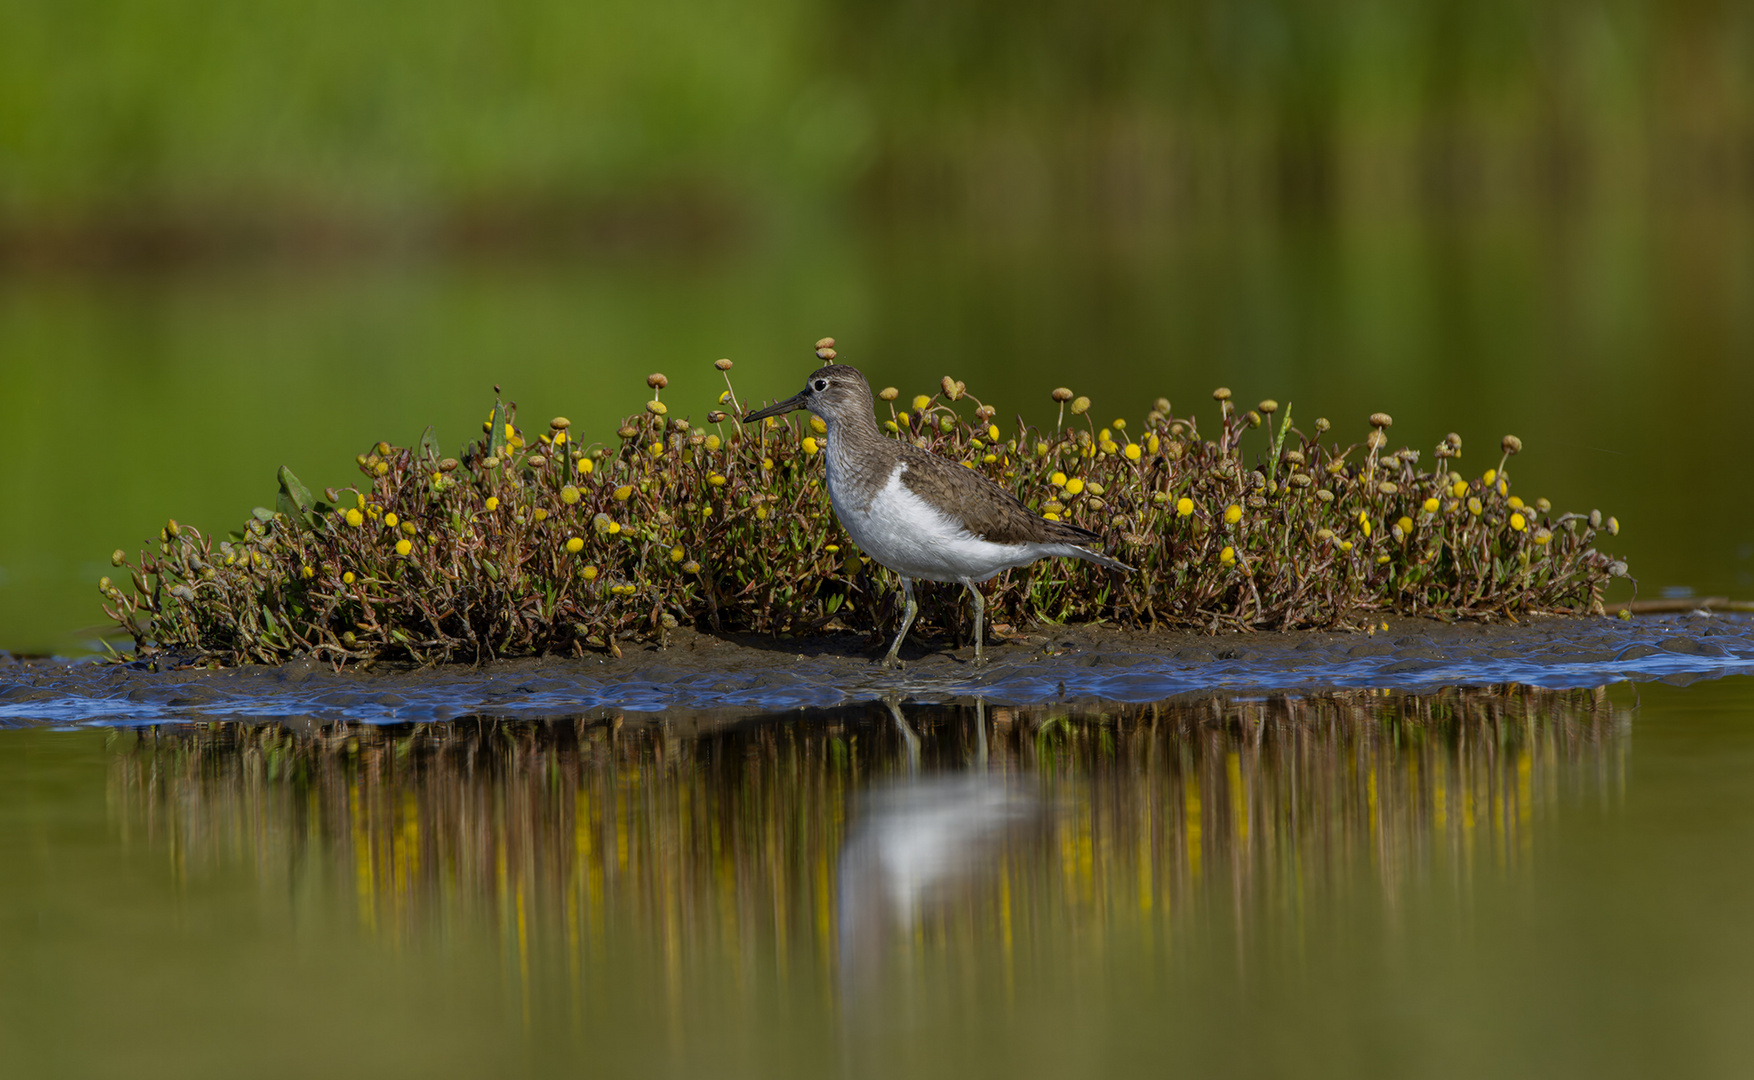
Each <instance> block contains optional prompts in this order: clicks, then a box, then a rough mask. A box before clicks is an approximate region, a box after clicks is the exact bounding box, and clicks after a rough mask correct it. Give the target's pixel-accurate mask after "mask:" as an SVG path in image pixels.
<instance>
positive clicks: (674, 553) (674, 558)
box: [670, 547, 688, 562]
mask: <svg viewBox="0 0 1754 1080" xmlns="http://www.w3.org/2000/svg"><path fill="white" fill-rule="evenodd" d="M687 557H688V552H686V551H683V550H682V549H681V548H679V547H673V548H671V549H670V561H671V562H681V561H682V560H683V559H685V558H687Z"/></svg>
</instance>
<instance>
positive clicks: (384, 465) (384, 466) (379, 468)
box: [372, 461, 390, 476]
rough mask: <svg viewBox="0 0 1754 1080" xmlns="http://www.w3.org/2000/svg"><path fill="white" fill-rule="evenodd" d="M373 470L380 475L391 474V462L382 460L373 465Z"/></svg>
mask: <svg viewBox="0 0 1754 1080" xmlns="http://www.w3.org/2000/svg"><path fill="white" fill-rule="evenodd" d="M372 471H373V472H375V473H377V474H378V475H379V476H388V475H389V474H390V463H389V462H387V461H380V462H378V463H377V464H376V465H373V466H372Z"/></svg>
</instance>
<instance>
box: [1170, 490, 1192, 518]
mask: <svg viewBox="0 0 1754 1080" xmlns="http://www.w3.org/2000/svg"><path fill="white" fill-rule="evenodd" d="M1193 512H1194V500H1192V499H1190V498H1188V497H1187V496H1186V495H1183V496H1182V497H1181V498H1179V499H1177V500H1176V501H1175V516H1176V517H1187V516H1188V515H1189V514H1191V513H1193Z"/></svg>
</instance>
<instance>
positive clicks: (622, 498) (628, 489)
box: [615, 484, 633, 502]
mask: <svg viewBox="0 0 1754 1080" xmlns="http://www.w3.org/2000/svg"><path fill="white" fill-rule="evenodd" d="M632 494H633V485H632V484H623V485H621V486H620V487H618V488H616V489H615V501H616V502H626V501H627V498H628V496H630V495H632Z"/></svg>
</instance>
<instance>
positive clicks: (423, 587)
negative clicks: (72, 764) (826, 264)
mask: <svg viewBox="0 0 1754 1080" xmlns="http://www.w3.org/2000/svg"><path fill="white" fill-rule="evenodd" d="M817 344H818V349H817V352H818V355H820V356H822V357H824V358H825V359H832V358H833V357H834V355H835V350H834V348H833V341H832V339H824V340H823V341H821V342H818V343H817ZM719 364H720V365H721V367H722V369H723V370H725V371H726V372H727V388H726V390H725V391H724V393H723V394H722V395H721V397H720V404H723V405H727V406H728V407H729V408H730V409H732V410H737V409H738V407H739V403H738V401H737V399H736V396H735V392H734V391H733V390H732V389H731V388H730V386H729V374H728V372H729V368H730V366H731V362H730V361H729V360H721V361H719ZM647 381H648V384H649V385H650V386H651V387H652V391H653V399H652V400H651V401H649V402H647V405H646V411H645V412H644V413H642V414H640V415H637V416H633V417H629V418H627V420H626V421H625V422H624V423H623V425H622V427H621V428H620V431H619V433H618V434H619V439H620V442H619V444H618V445H615V446H612V447H601V446H596V445H592V444H583V443H581V442H580V441H579V440H578V438H577V435H576V433H575V432H574V431H573V430H572V429H571V425H570V423H569V421H567V420H566V419H565V418H556V419H555V420H553V421H552V422H551V423H550V424H549V426H548V429H547V431H546V432H544V433H542V434H541V435H539V436H535V435H533V436H532V437H530V438H529V439H528V440H526V438H525V436H524V433H523V432H521V431H520V430H519V429H518V428H517V427H516V425H515V424H514V423H512V422H511V420H512V411H511V410H510V409H508V408H507V407H506V406H505V405H503V404H500V403H496V404H495V407H494V409H493V411H492V412H491V413H490V414H489V417H488V419H487V420H486V421H485V427H486V429H487V432H488V434H487V436H486V437H485V438H483V439H481V440H480V441H478V442H477V443H474V444H472V445H471V446H470V447H468V448H467V449H466V450H465V451H464V458H463V460H462V461H460V462H459V461H458V460H457V459H455V458H444V457H442V456H441V451H440V450H439V448H438V445H437V443H436V442H435V441H433V440H432V438H431V436H430V433H429V435H428V437H427V438H426V439H425V440H423V441H422V443H421V445H419V446H417V447H415V448H412V449H410V448H405V447H396V446H391V445H390V444H389V443H383V442H380V443H378V444H377V445H376V447H374V448H373V449H372V450H371V451H370V452H368V453H365V454H361V455H359V457H358V459H357V460H358V466H359V469H360V471H361V472H362V473H363V474H364V476H365V478H366V480H365V482H364V483H363V484H362V485H360V487H358V488H350V489H347V490H346V491H345V492H337V491H334V490H330V491H328V492H326V501H321V500H316V499H314V498H313V496H312V495H311V494H310V492H308V491H307V490H305V489H304V487H303V485H302V484H300V483H299V482H298V480H297V478H296V477H294V476H293V475H292V474H291V473H290V472H288V471H287V470H286V469H282V470H281V490H280V501H279V510H278V512H272V511H269V510H267V509H265V508H264V509H258V510H257V511H256V512H255V516H254V517H253V518H252V519H251V520H250V521H248V522H246V523H245V528H244V530H243V531H241V532H237V533H234V534H232V539H231V540H229V541H221V542H219V543H218V544H217V545H216V544H214V543H213V541H212V539H211V538H210V537H208V536H205V535H202V534H201V533H200V532H198V531H197V530H195V529H190V528H184V527H182V526H180V525H179V524H178V523H177V522H175V521H172V522H171V523H170V524H169V525H168V526H167V527H166V528H165V530H163V531H162V532H161V533H160V543H159V545H158V555H157V556H156V557H154V556H153V555H152V554H150V553H147V554H143V555H142V557H141V560H140V564H139V567H138V568H137V569H136V568H135V567H134V566H132V565H131V564H129V563H128V562H127V561H126V558H125V555H124V553H123V552H121V551H117V552H116V553H115V557H114V560H113V561H114V562H115V564H116V565H117V566H118V567H126V568H127V569H128V570H129V573H130V577H131V580H132V583H133V586H134V589H133V592H132V594H128V593H124V592H123V591H122V590H121V589H120V588H118V587H116V586H115V585H114V584H113V583H112V582H111V581H110V579H109V578H107V577H106V578H104V579H103V581H102V582H101V583H100V588H101V589H102V591H103V594H104V597H105V599H106V600H107V601H108V603H107V604H106V611H107V612H108V613H109V614H110V616H111V618H113V619H115V620H116V621H117V622H118V623H119V624H120V625H121V626H122V627H124V628H125V629H127V630H128V631H129V632H130V633H132V634H133V635H134V638H135V642H136V644H138V645H141V646H146V645H149V644H150V645H152V646H155V647H162V648H169V649H172V650H175V651H178V652H183V653H189V654H193V655H194V657H196V658H198V659H213V660H219V661H222V662H232V663H237V662H248V661H256V660H260V661H264V662H269V663H273V662H278V661H281V660H284V659H286V658H288V657H290V656H296V655H304V654H311V655H316V656H320V657H323V658H325V659H329V660H333V661H335V662H337V663H341V662H345V661H348V660H373V659H377V658H380V657H386V656H388V657H410V658H413V659H416V660H419V661H422V662H431V661H442V660H452V659H480V658H482V657H491V656H496V655H505V654H520V653H528V652H540V651H551V650H573V651H579V650H582V649H583V648H584V647H586V646H590V647H594V648H600V649H601V648H607V649H611V650H615V651H616V652H617V653H618V654H619V646H618V645H617V644H616V641H617V640H618V639H626V638H630V637H633V636H636V635H643V636H655V637H659V638H661V637H662V635H663V633H664V630H665V628H667V627H675V626H677V625H679V624H689V625H699V626H711V627H712V628H714V629H715V630H719V629H737V630H755V631H766V632H780V631H801V630H815V629H820V628H822V627H823V626H825V625H827V624H828V623H829V622H830V621H831V620H834V619H835V618H837V617H839V616H842V615H844V613H845V612H846V611H850V610H856V609H859V608H863V610H862V611H860V612H859V614H858V615H857V616H855V617H854V619H853V621H854V622H856V623H862V624H866V625H869V623H870V622H872V621H873V620H874V619H875V618H876V617H878V616H879V615H880V609H879V608H878V605H877V603H876V600H877V599H878V598H879V597H880V596H881V595H882V593H883V590H882V587H881V584H880V581H879V579H878V577H877V573H878V567H876V565H875V564H873V563H871V562H870V561H869V560H866V559H863V558H861V557H860V555H859V554H858V553H857V552H855V551H854V550H853V549H852V548H851V546H850V541H848V540H847V538H846V537H844V536H843V535H841V534H840V532H839V529H838V526H837V525H836V523H835V522H834V520H833V518H832V515H831V514H830V512H829V510H828V507H827V496H826V492H825V491H824V489H823V487H822V481H821V468H822V466H821V457H820V456H819V453H820V450H821V447H820V445H819V444H818V441H817V440H818V439H819V438H821V432H822V430H823V428H822V421H821V420H819V419H816V418H810V419H809V420H807V421H805V422H804V423H803V424H800V425H799V427H797V428H794V427H792V426H789V425H787V424H784V423H781V422H779V421H778V420H776V419H773V418H770V419H769V420H768V421H767V422H766V425H765V426H763V427H761V428H759V429H755V430H754V433H753V434H750V433H746V432H745V431H744V430H743V429H742V428H741V426H740V425H739V424H738V423H737V422H736V417H735V416H727V414H726V413H725V412H722V411H718V410H713V411H711V412H709V413H708V414H707V416H706V420H707V424H708V425H711V426H697V425H694V424H691V423H690V422H689V421H687V420H683V419H679V418H672V417H670V416H669V415H668V414H669V410H670V407H669V405H668V404H667V403H665V402H664V401H662V400H661V391H662V388H663V387H664V386H666V385H668V380H667V379H666V378H665V377H664V376H663V375H652V376H651V377H650V378H649V379H648V380H647ZM1214 396H1215V397H1217V398H1218V399H1219V401H1218V408H1219V417H1218V423H1217V426H1216V428H1215V430H1212V431H1211V432H1210V434H1209V435H1202V433H1201V431H1200V428H1199V425H1198V423H1197V422H1196V421H1195V420H1194V419H1193V417H1192V416H1191V415H1189V416H1187V417H1185V418H1178V417H1177V416H1176V415H1175V414H1174V413H1173V412H1172V411H1171V406H1170V403H1169V402H1168V401H1167V400H1166V399H1161V398H1160V399H1158V401H1157V402H1156V405H1155V407H1154V408H1153V409H1152V410H1151V411H1150V412H1149V413H1148V414H1147V415H1146V416H1145V417H1144V419H1143V422H1142V423H1139V424H1137V425H1136V426H1132V427H1129V425H1128V422H1127V421H1126V420H1125V419H1116V420H1113V421H1112V422H1111V423H1110V424H1108V425H1103V426H1100V427H1099V425H1098V424H1097V423H1095V421H1094V419H1093V417H1092V415H1091V414H1090V412H1089V409H1090V406H1091V403H1090V400H1089V399H1088V398H1084V397H1079V398H1075V399H1074V398H1073V395H1072V392H1071V391H1070V390H1067V389H1064V388H1062V389H1057V390H1055V391H1054V392H1053V397H1054V399H1055V400H1057V401H1059V402H1061V413H1060V418H1059V423H1057V424H1056V426H1055V427H1054V429H1053V430H1051V431H1049V432H1043V431H1040V430H1038V429H1036V428H1033V427H1027V426H1023V425H1022V424H1021V422H1020V423H1019V426H1018V427H1016V428H1014V429H1012V431H1011V432H1010V433H1009V434H1007V433H1005V432H1003V431H1001V430H1000V428H999V427H998V425H997V424H996V423H995V418H996V413H997V410H996V409H994V408H992V407H991V406H987V405H983V404H980V403H979V402H978V401H975V408H974V409H973V410H972V417H971V416H967V415H964V414H963V413H962V412H961V411H959V407H958V404H957V403H959V402H962V401H964V399H967V400H968V401H974V400H975V399H973V398H969V397H968V394H967V391H966V388H965V387H964V386H963V384H962V383H960V382H956V381H955V380H953V379H951V378H950V377H949V376H945V377H944V379H943V382H942V389H941V390H940V392H939V393H936V394H932V395H924V394H922V395H919V396H918V397H915V398H913V399H912V400H911V401H909V402H902V403H900V405H901V407H899V408H898V407H897V399H898V398H899V393H898V392H897V391H896V390H895V389H894V388H886V389H884V390H883V391H881V393H880V397H882V398H883V399H884V400H885V401H887V402H889V405H888V406H887V411H888V413H889V419H888V420H886V421H885V423H886V424H887V425H888V427H889V429H890V431H892V432H893V433H895V434H896V436H897V437H900V438H908V439H912V440H913V441H914V442H916V443H917V444H919V445H921V446H925V447H927V448H929V449H931V450H933V451H935V452H937V453H940V454H942V455H945V456H947V457H949V458H951V459H953V460H959V461H961V462H962V463H963V464H965V465H967V466H968V467H969V468H970V469H974V470H977V471H981V472H983V473H984V474H985V475H987V476H988V477H990V478H991V479H993V480H994V481H996V482H997V483H999V484H1001V485H1003V486H1005V487H1007V488H1009V489H1010V490H1011V491H1013V492H1015V493H1016V495H1017V496H1018V498H1020V499H1022V500H1023V501H1024V502H1025V503H1026V504H1027V505H1029V506H1030V507H1032V508H1033V509H1035V510H1037V511H1038V512H1040V513H1042V514H1043V515H1044V516H1046V517H1050V518H1053V519H1055V520H1058V519H1059V518H1060V517H1061V516H1062V515H1064V516H1065V517H1066V518H1067V519H1069V520H1071V521H1074V522H1076V523H1077V524H1080V525H1083V526H1084V527H1086V528H1089V529H1092V530H1095V531H1098V532H1100V533H1101V534H1102V535H1103V537H1104V541H1103V543H1104V546H1105V547H1106V548H1107V549H1108V550H1110V551H1112V552H1113V553H1115V554H1117V555H1118V556H1119V557H1120V558H1121V559H1123V560H1125V561H1126V562H1127V563H1129V564H1131V565H1132V566H1134V567H1136V568H1137V570H1138V571H1139V572H1137V573H1133V574H1118V575H1117V574H1113V573H1110V572H1106V571H1102V570H1099V569H1095V568H1093V567H1091V566H1089V565H1087V564H1078V565H1066V564H1065V563H1064V562H1063V561H1060V560H1045V561H1043V562H1039V563H1036V564H1035V565H1033V566H1030V567H1027V568H1024V569H1022V570H1017V571H1012V572H1010V573H1007V574H1005V575H1004V576H1002V577H1000V578H999V579H997V581H996V582H995V583H994V584H992V585H990V586H987V588H988V590H989V591H990V592H991V593H992V598H991V599H990V600H989V601H988V605H989V610H991V611H992V613H993V616H994V618H995V620H996V621H999V620H1004V621H1011V622H1034V621H1049V622H1091V621H1097V620H1109V621H1113V622H1118V623H1121V624H1124V625H1132V626H1151V627H1155V626H1157V625H1158V624H1160V623H1167V624H1171V625H1183V626H1201V627H1210V628H1212V629H1214V630H1216V629H1218V628H1220V627H1233V628H1244V627H1278V628H1290V627H1296V626H1309V625H1336V624H1338V625H1346V624H1347V623H1348V622H1349V621H1351V620H1355V619H1359V618H1361V617H1362V616H1363V615H1364V613H1366V612H1375V611H1380V610H1396V611H1402V612H1409V613H1421V612H1439V613H1444V614H1448V615H1455V616H1479V617H1491V616H1494V615H1497V614H1499V613H1505V614H1508V613H1510V612H1512V611H1525V610H1566V609H1567V608H1568V607H1569V608H1571V609H1573V610H1595V611H1597V612H1599V611H1600V609H1601V592H1602V589H1603V587H1604V586H1605V585H1606V584H1607V582H1608V581H1609V579H1610V578H1611V577H1612V576H1615V575H1620V576H1624V574H1625V572H1626V568H1625V565H1624V564H1623V563H1617V562H1614V561H1613V560H1612V559H1610V558H1609V557H1608V556H1607V555H1604V554H1602V553H1601V552H1599V551H1597V550H1596V549H1595V548H1594V547H1593V544H1594V541H1595V539H1596V537H1597V535H1598V531H1599V530H1605V531H1606V532H1608V533H1610V534H1612V533H1616V532H1618V531H1619V525H1618V523H1617V522H1616V521H1615V520H1614V519H1612V518H1608V519H1606V520H1604V519H1603V518H1602V517H1601V515H1600V514H1599V513H1594V512H1592V513H1591V514H1588V515H1584V514H1560V515H1550V513H1549V511H1550V510H1551V507H1550V506H1549V505H1548V504H1547V502H1546V500H1545V499H1538V500H1536V501H1535V502H1534V503H1533V504H1529V505H1525V504H1524V502H1523V500H1522V498H1521V497H1520V496H1516V495H1512V494H1511V493H1510V482H1509V477H1508V475H1507V474H1506V472H1505V464H1506V463H1507V462H1508V461H1509V459H1510V457H1511V455H1512V454H1514V453H1516V452H1518V451H1519V450H1520V449H1521V443H1520V442H1519V441H1518V440H1516V439H1515V438H1514V437H1512V436H1506V437H1505V439H1504V440H1503V453H1502V456H1501V457H1500V459H1499V461H1498V463H1497V465H1496V467H1494V468H1489V469H1486V470H1485V471H1484V472H1483V473H1481V474H1480V475H1479V476H1477V477H1473V478H1464V477H1463V476H1462V474H1461V473H1460V472H1456V471H1452V470H1451V469H1449V468H1448V463H1449V462H1451V461H1452V460H1453V459H1455V458H1457V457H1459V456H1460V453H1461V439H1460V437H1459V436H1456V435H1453V434H1452V435H1449V436H1447V437H1446V438H1445V440H1444V441H1443V442H1442V443H1440V444H1439V445H1438V446H1437V448H1436V450H1435V453H1434V466H1435V467H1433V468H1429V469H1421V468H1420V467H1419V464H1418V463H1419V454H1418V453H1417V452H1415V451H1412V450H1406V449H1403V450H1397V451H1388V450H1387V449H1386V447H1387V445H1388V435H1387V432H1386V429H1387V428H1388V427H1389V425H1390V423H1391V421H1390V418H1389V417H1388V416H1387V415H1385V414H1382V413H1376V414H1373V415H1372V417H1371V419H1370V423H1371V431H1370V435H1369V437H1368V438H1367V439H1366V440H1365V441H1364V442H1363V443H1361V444H1353V445H1351V446H1338V445H1334V444H1332V443H1324V442H1322V438H1323V436H1324V435H1325V433H1326V432H1327V431H1328V430H1329V423H1328V421H1327V420H1325V419H1317V420H1316V421H1315V422H1314V424H1313V425H1312V427H1311V429H1310V431H1309V432H1308V433H1305V432H1303V431H1301V430H1298V429H1296V428H1293V427H1292V424H1291V414H1290V413H1291V411H1290V408H1289V406H1287V407H1286V409H1285V415H1284V417H1283V419H1282V422H1281V423H1279V424H1278V425H1277V426H1276V427H1275V425H1274V424H1273V423H1272V421H1273V420H1274V419H1275V416H1274V414H1275V413H1276V412H1277V411H1278V410H1279V405H1278V403H1277V402H1274V401H1263V402H1261V404H1260V406H1259V408H1258V410H1247V411H1244V410H1241V409H1238V408H1237V407H1236V406H1235V405H1234V404H1233V403H1232V402H1231V401H1230V391H1229V390H1223V389H1221V390H1219V391H1217V392H1216V393H1215V395H1214ZM1068 402H1069V403H1070V406H1071V413H1072V415H1071V419H1072V421H1073V423H1072V424H1071V425H1070V426H1067V425H1066V423H1065V421H1066V420H1067V415H1066V412H1065V405H1066V403H1068ZM727 420H729V422H730V426H729V427H728V428H727V427H726V421H727ZM810 428H813V429H814V430H807V429H810ZM1255 428H1263V431H1262V433H1261V435H1260V436H1254V435H1253V429H1255Z"/></svg>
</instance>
